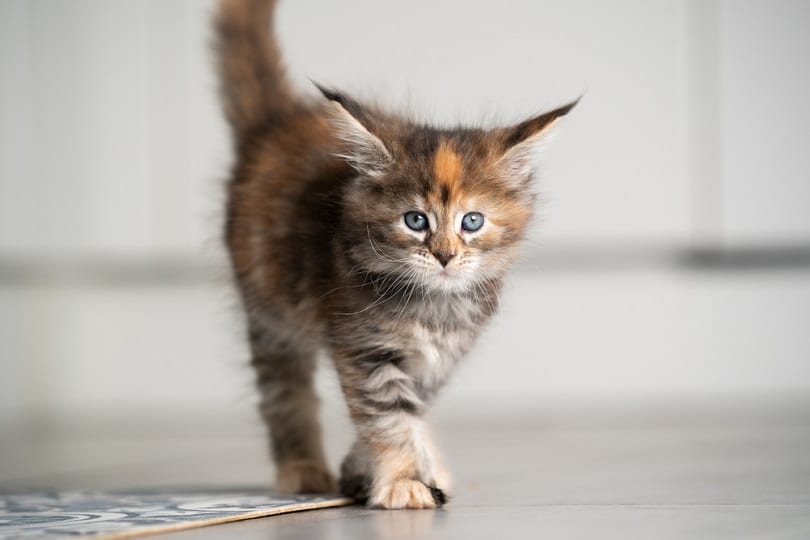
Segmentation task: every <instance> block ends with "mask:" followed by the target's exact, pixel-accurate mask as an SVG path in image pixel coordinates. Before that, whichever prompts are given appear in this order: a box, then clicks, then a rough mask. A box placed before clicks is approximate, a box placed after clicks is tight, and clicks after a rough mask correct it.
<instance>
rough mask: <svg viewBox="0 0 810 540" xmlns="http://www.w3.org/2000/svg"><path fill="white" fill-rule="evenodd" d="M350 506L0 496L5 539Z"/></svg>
mask: <svg viewBox="0 0 810 540" xmlns="http://www.w3.org/2000/svg"><path fill="white" fill-rule="evenodd" d="M349 504H352V501H351V500H349V499H344V498H340V497H328V496H309V495H277V494H272V493H268V492H267V491H266V490H261V489H233V490H216V489H214V490H211V489H205V490H195V491H191V490H173V491H126V492H119V491H59V492H48V491H37V492H6V493H1V492H0V539H3V540H5V539H7V538H47V539H53V538H66V537H70V538H76V537H81V536H85V537H92V539H93V540H101V539H105V540H107V539H110V540H112V539H120V538H132V537H136V536H142V535H148V534H156V533H164V532H172V531H178V530H183V529H191V528H194V527H204V526H207V525H216V524H220V523H228V522H230V521H239V520H243V519H252V518H258V517H265V516H273V515H276V514H286V513H288V512H298V511H301V510H313V509H317V508H330V507H334V506H346V505H349Z"/></svg>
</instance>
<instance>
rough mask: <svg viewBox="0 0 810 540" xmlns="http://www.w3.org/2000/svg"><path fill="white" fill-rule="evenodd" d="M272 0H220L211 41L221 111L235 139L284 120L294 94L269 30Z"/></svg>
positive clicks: (289, 109)
mask: <svg viewBox="0 0 810 540" xmlns="http://www.w3.org/2000/svg"><path fill="white" fill-rule="evenodd" d="M276 2H277V0H220V3H219V9H218V12H217V15H216V19H215V29H216V36H215V46H216V52H217V62H218V68H219V78H220V84H221V92H222V97H223V102H224V107H225V114H226V116H227V118H228V122H229V123H230V124H231V128H232V130H233V133H234V136H235V139H236V141H237V144H239V143H240V142H244V141H245V139H246V138H249V137H250V136H251V134H254V133H257V132H260V131H263V130H265V129H268V128H272V127H273V125H278V124H279V123H283V121H284V119H285V118H286V117H287V116H288V115H289V114H290V112H292V110H293V109H294V107H295V102H296V98H295V95H294V93H293V91H292V89H291V88H290V86H289V83H288V82H287V79H286V76H285V73H284V66H283V64H282V61H281V53H280V51H279V48H278V44H277V42H276V39H275V36H274V34H273V29H272V26H273V13H274V10H275V7H276Z"/></svg>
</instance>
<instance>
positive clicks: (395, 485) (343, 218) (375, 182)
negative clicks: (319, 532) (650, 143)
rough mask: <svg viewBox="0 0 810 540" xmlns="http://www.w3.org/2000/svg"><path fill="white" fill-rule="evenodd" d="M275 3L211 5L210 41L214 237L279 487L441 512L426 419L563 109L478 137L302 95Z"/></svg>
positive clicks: (476, 132)
mask: <svg viewBox="0 0 810 540" xmlns="http://www.w3.org/2000/svg"><path fill="white" fill-rule="evenodd" d="M274 5H275V2H274V1H273V0H223V1H222V2H221V4H220V8H219V13H218V16H217V18H216V30H217V45H218V54H219V71H220V76H221V79H222V89H223V97H224V107H225V111H226V115H227V118H228V120H229V122H230V125H231V127H232V132H233V138H234V143H235V151H236V164H235V166H234V169H233V176H232V178H231V181H230V184H229V188H228V189H229V192H228V195H229V197H228V203H227V227H226V231H225V236H226V241H227V245H228V248H229V251H230V257H231V262H232V265H233V269H234V272H235V276H236V281H237V283H238V286H239V290H240V292H241V295H242V299H243V302H244V306H245V310H246V312H247V319H248V323H249V338H250V345H251V349H252V355H253V356H252V363H253V366H254V367H255V369H256V373H257V379H258V386H259V389H260V391H261V398H262V401H261V413H262V415H263V417H264V419H265V421H266V423H267V425H268V427H269V429H270V435H271V446H272V453H273V457H274V459H275V462H276V465H277V470H278V487H279V488H280V489H282V490H284V491H286V492H328V491H332V490H333V489H335V488H336V487H339V489H340V491H341V492H343V493H344V494H346V495H348V496H351V497H355V498H357V499H358V500H365V501H367V503H368V504H369V505H370V506H373V507H381V508H433V507H436V506H440V505H442V504H443V503H444V502H445V501H446V495H445V490H446V489H447V483H448V482H449V479H448V477H447V474H446V473H445V472H444V470H443V469H442V466H441V465H440V463H439V460H438V457H437V453H436V450H435V449H434V447H433V445H432V444H431V442H430V438H429V434H428V429H427V426H426V422H425V412H426V410H427V409H428V407H429V406H430V403H431V401H432V400H433V398H434V397H435V395H436V392H437V391H438V390H439V389H440V388H441V386H442V385H443V384H444V383H445V382H446V381H447V379H448V377H449V376H450V373H451V372H452V371H453V368H454V366H455V365H456V363H457V362H458V361H459V360H460V359H461V357H462V356H464V354H465V353H466V352H467V351H468V350H469V348H470V346H471V345H472V343H473V341H474V340H475V338H476V336H478V334H479V333H480V332H481V330H482V328H483V326H484V325H485V323H486V322H487V321H488V320H489V319H490V317H491V316H492V315H493V313H494V312H495V310H496V308H497V306H498V293H499V290H500V288H501V278H502V276H503V275H504V273H505V272H506V270H507V269H508V268H509V266H510V264H511V263H512V261H513V259H514V257H515V255H516V248H517V247H518V244H519V242H520V240H521V238H522V237H523V235H524V233H525V231H526V227H527V224H528V223H529V220H530V218H531V215H532V207H533V202H534V191H533V189H532V183H533V178H532V168H531V161H532V155H533V152H534V150H535V149H536V147H537V145H538V143H539V142H540V141H541V140H542V139H543V137H544V135H545V134H546V132H547V130H548V128H549V127H550V126H551V125H552V124H553V123H554V121H555V120H557V119H558V118H559V117H561V116H563V115H565V114H566V113H568V112H569V111H570V110H571V109H572V107H573V106H574V104H575V103H571V104H568V105H566V106H564V107H561V108H559V109H556V110H554V111H551V112H548V113H546V114H543V115H540V116H537V117H535V118H530V119H528V120H526V121H525V122H522V123H520V124H518V125H515V126H511V127H505V128H498V129H493V130H483V129H478V128H453V129H447V128H436V127H430V126H425V125H420V124H416V123H413V122H411V121H409V120H407V119H405V118H402V117H400V116H397V115H394V114H390V113H387V112H383V111H380V110H378V109H376V108H372V107H368V106H365V105H361V104H360V103H358V102H357V101H355V100H354V99H352V98H350V97H348V96H346V95H345V94H340V93H338V92H335V91H333V90H328V89H325V88H320V90H321V92H322V93H323V95H324V97H325V99H320V100H309V99H306V98H304V97H301V96H299V95H298V94H296V93H295V92H294V91H293V90H292V89H291V88H290V86H289V84H288V82H287V80H286V79H285V77H284V71H283V68H282V66H281V61H280V58H279V51H278V49H277V45H276V42H275V40H274V38H273V36H272V33H271V31H270V28H271V26H272V21H271V19H272V14H273V8H274ZM322 350H325V351H327V352H328V353H329V355H330V356H331V358H332V360H333V362H334V365H335V368H336V370H337V374H338V378H339V380H340V384H341V387H342V389H343V393H344V395H345V398H346V401H347V403H348V406H349V410H350V413H351V418H352V420H353V422H354V424H355V426H356V428H357V439H356V442H355V444H354V446H353V447H352V450H351V452H350V454H349V456H348V457H347V458H346V459H345V460H344V462H343V465H342V467H341V476H340V481H339V486H336V485H335V481H334V479H333V476H332V475H331V474H330V472H329V469H328V467H327V464H326V460H325V458H324V452H323V448H322V444H321V434H320V427H319V422H318V418H317V403H318V399H317V396H316V395H315V391H314V388H313V370H314V368H315V358H316V355H317V354H318V352H319V351H322Z"/></svg>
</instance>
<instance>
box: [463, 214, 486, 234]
mask: <svg viewBox="0 0 810 540" xmlns="http://www.w3.org/2000/svg"><path fill="white" fill-rule="evenodd" d="M483 225H484V216H483V215H482V214H481V212H470V213H469V214H464V217H463V218H461V228H462V229H464V230H465V231H470V232H475V231H477V230H478V229H480V228H481V227H482V226H483Z"/></svg>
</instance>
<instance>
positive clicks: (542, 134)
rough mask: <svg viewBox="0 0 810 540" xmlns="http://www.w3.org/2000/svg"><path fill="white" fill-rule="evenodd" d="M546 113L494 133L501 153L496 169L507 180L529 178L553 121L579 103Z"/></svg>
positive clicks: (550, 130)
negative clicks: (507, 178) (501, 172)
mask: <svg viewBox="0 0 810 540" xmlns="http://www.w3.org/2000/svg"><path fill="white" fill-rule="evenodd" d="M580 99H581V98H577V99H575V100H574V101H572V102H571V103H568V104H566V105H563V106H562V107H558V108H556V109H554V110H552V111H549V112H547V113H543V114H541V115H538V116H535V117H532V118H529V119H528V120H525V121H523V122H521V123H519V124H517V125H514V126H511V127H508V128H503V129H500V130H498V131H497V135H498V138H499V139H500V144H501V152H503V154H502V156H501V158H500V160H498V166H499V167H500V168H501V170H502V171H503V173H504V174H505V175H507V176H509V177H512V178H516V179H520V180H525V179H528V178H529V176H530V175H531V172H532V169H533V165H534V161H535V159H536V157H537V155H538V153H539V152H540V150H542V149H543V147H544V146H545V144H546V143H547V142H548V141H549V139H550V138H551V135H552V134H553V131H554V126H555V124H557V121H558V120H559V119H560V118H562V117H563V116H565V115H566V114H568V113H569V112H571V109H573V108H574V107H575V106H576V105H577V103H579V100H580Z"/></svg>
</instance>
